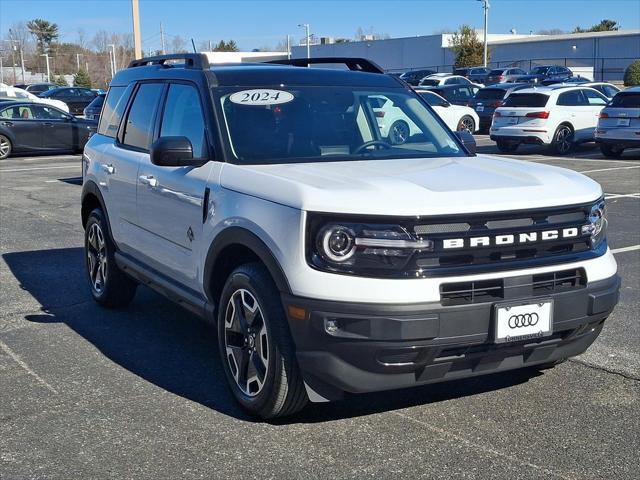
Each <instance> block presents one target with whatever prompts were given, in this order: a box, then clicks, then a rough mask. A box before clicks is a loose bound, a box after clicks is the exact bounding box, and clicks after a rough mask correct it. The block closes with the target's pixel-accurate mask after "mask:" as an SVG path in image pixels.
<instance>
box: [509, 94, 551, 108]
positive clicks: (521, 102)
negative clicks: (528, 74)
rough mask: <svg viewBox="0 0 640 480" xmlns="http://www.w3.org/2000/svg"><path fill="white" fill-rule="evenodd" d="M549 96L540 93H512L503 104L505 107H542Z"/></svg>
mask: <svg viewBox="0 0 640 480" xmlns="http://www.w3.org/2000/svg"><path fill="white" fill-rule="evenodd" d="M548 101H549V96H548V95H544V94H542V93H512V94H511V95H509V96H508V97H507V99H506V101H505V102H504V106H505V107H534V108H538V107H544V106H545V105H546V104H547V102H548Z"/></svg>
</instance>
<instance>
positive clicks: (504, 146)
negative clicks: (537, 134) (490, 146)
mask: <svg viewBox="0 0 640 480" xmlns="http://www.w3.org/2000/svg"><path fill="white" fill-rule="evenodd" d="M496 145H497V146H498V150H500V151H501V152H502V153H513V152H515V151H516V150H517V149H518V147H519V146H520V144H519V143H518V142H509V141H508V140H498V141H497V142H496Z"/></svg>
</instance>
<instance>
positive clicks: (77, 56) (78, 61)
mask: <svg viewBox="0 0 640 480" xmlns="http://www.w3.org/2000/svg"><path fill="white" fill-rule="evenodd" d="M76 64H77V65H78V69H77V70H76V72H79V71H80V54H79V53H76Z"/></svg>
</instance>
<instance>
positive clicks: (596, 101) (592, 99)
mask: <svg viewBox="0 0 640 480" xmlns="http://www.w3.org/2000/svg"><path fill="white" fill-rule="evenodd" d="M582 93H583V94H584V96H585V97H586V99H587V103H588V104H589V105H606V104H607V99H606V98H605V97H603V96H602V94H600V93H597V92H592V91H591V90H582Z"/></svg>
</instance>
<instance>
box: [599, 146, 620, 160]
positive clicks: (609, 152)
mask: <svg viewBox="0 0 640 480" xmlns="http://www.w3.org/2000/svg"><path fill="white" fill-rule="evenodd" d="M600 151H601V152H602V154H603V155H604V156H605V157H607V158H620V157H621V156H622V153H623V152H624V148H622V147H618V146H617V145H609V144H607V143H601V144H600Z"/></svg>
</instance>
